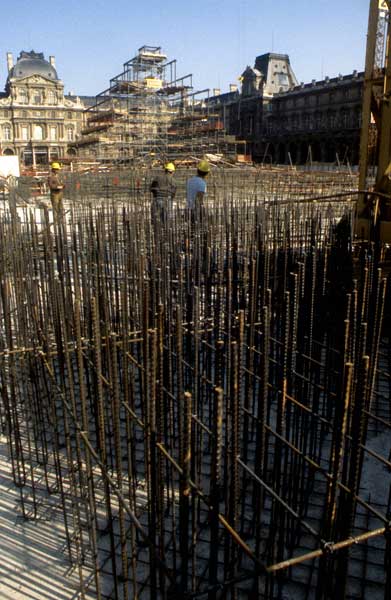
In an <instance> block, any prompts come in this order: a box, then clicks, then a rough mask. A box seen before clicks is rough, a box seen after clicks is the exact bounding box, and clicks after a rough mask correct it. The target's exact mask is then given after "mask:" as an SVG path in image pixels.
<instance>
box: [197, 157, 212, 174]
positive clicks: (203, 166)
mask: <svg viewBox="0 0 391 600" xmlns="http://www.w3.org/2000/svg"><path fill="white" fill-rule="evenodd" d="M197 170H198V171H201V173H209V171H210V164H209V163H208V161H207V160H201V161H200V162H199V163H198V165H197Z"/></svg>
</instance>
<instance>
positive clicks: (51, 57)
mask: <svg viewBox="0 0 391 600" xmlns="http://www.w3.org/2000/svg"><path fill="white" fill-rule="evenodd" d="M49 62H50V64H51V65H52V67H53V69H55V68H56V61H55V58H54V56H49Z"/></svg>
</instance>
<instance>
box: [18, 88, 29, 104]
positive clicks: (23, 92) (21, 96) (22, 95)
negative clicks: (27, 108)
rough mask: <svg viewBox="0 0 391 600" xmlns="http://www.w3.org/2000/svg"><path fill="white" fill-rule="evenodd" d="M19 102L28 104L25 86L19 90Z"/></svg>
mask: <svg viewBox="0 0 391 600" xmlns="http://www.w3.org/2000/svg"><path fill="white" fill-rule="evenodd" d="M19 102H20V103H21V104H28V94H27V90H26V89H25V88H20V90H19Z"/></svg>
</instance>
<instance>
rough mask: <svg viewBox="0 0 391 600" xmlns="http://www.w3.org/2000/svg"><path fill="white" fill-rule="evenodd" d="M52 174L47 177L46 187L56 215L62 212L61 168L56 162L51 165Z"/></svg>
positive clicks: (62, 185) (62, 183)
mask: <svg viewBox="0 0 391 600" xmlns="http://www.w3.org/2000/svg"><path fill="white" fill-rule="evenodd" d="M51 170H52V172H51V173H50V175H49V177H48V186H49V189H50V200H51V203H52V208H53V212H54V213H55V214H56V215H58V214H59V213H60V212H61V210H62V194H63V189H64V182H63V180H62V177H61V175H60V171H61V166H60V164H59V163H58V162H53V163H52V165H51Z"/></svg>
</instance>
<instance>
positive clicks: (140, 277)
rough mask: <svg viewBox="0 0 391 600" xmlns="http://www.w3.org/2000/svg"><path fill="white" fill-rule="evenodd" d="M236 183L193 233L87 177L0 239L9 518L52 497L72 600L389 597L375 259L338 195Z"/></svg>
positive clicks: (382, 346)
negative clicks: (58, 203) (56, 207)
mask: <svg viewBox="0 0 391 600" xmlns="http://www.w3.org/2000/svg"><path fill="white" fill-rule="evenodd" d="M241 175H242V174H235V176H232V177H230V176H229V175H228V176H227V177H226V178H225V177H224V174H223V173H216V174H215V176H214V177H215V180H214V181H212V184H211V185H210V186H209V189H210V195H209V202H208V204H207V206H206V208H205V210H204V211H202V212H201V213H199V214H198V215H197V216H196V218H195V219H194V218H193V217H192V216H191V215H189V214H188V213H187V212H186V211H185V210H183V209H182V208H181V203H180V202H178V203H177V206H175V207H172V209H171V210H170V211H169V214H168V215H167V218H166V219H165V220H163V221H160V220H159V221H157V220H156V215H153V214H152V215H151V212H150V206H149V198H148V195H147V193H146V189H147V186H145V190H143V189H142V188H141V187H139V188H131V189H130V190H128V191H126V190H125V189H122V190H121V193H120V194H117V192H116V191H114V192H113V193H111V191H110V192H109V194H110V195H109V197H107V196H105V191H104V190H103V193H102V194H101V196H99V181H100V179H99V177H97V181H95V182H94V181H92V182H91V183H93V184H94V185H95V186H96V189H95V188H94V189H93V190H92V189H89V191H88V192H85V195H84V196H83V194H82V190H81V189H80V188H79V192H80V195H81V198H80V202H79V203H76V202H75V201H74V202H73V203H72V204H70V205H69V208H68V207H67V212H66V213H65V215H63V216H62V218H61V219H60V220H58V221H57V220H56V221H55V222H54V223H52V222H51V220H50V218H49V212H48V211H47V209H44V208H43V209H42V221H41V223H39V224H38V222H37V220H36V219H35V218H33V215H32V213H31V212H29V211H28V210H25V213H24V214H25V218H24V219H22V221H21V220H20V218H17V217H16V216H15V214H13V213H12V211H11V214H6V215H5V218H4V219H3V220H2V222H1V236H0V244H1V253H0V257H1V258H0V260H1V273H2V280H1V319H2V320H1V323H2V327H1V347H0V369H1V381H2V387H1V392H2V394H1V398H2V401H1V411H2V412H1V415H2V421H3V423H4V426H5V428H6V431H7V434H8V438H9V448H10V455H11V459H12V465H13V476H14V478H15V482H16V483H17V485H18V486H19V487H20V492H21V505H22V511H23V514H24V515H25V516H26V518H30V517H34V516H35V515H36V513H37V510H38V507H39V506H41V505H42V504H43V505H45V502H46V496H47V494H49V495H57V496H58V498H59V505H60V506H61V509H62V511H63V518H64V527H65V530H66V533H67V544H68V554H69V559H70V561H71V562H72V564H73V565H74V566H75V568H77V569H78V572H79V577H80V597H82V598H84V597H89V596H88V594H91V593H92V594H94V596H95V597H97V598H98V599H100V598H102V599H103V598H116V599H117V598H121V599H122V598H123V599H125V598H129V599H133V598H135V599H136V598H139V599H144V598H145V599H146V598H153V599H155V598H156V599H157V598H159V599H160V598H167V599H168V598H208V600H213V599H216V600H217V599H218V598H219V599H220V598H227V599H233V600H235V599H239V598H265V599H270V600H271V599H274V598H282V597H294V598H301V597H303V598H316V599H317V600H318V599H320V600H322V599H323V598H324V599H326V598H330V597H333V598H337V599H342V598H371V600H372V599H373V598H374V599H376V598H387V597H388V594H389V592H390V579H391V572H390V569H389V567H388V568H387V565H389V556H390V537H389V523H390V474H389V469H390V466H391V463H390V459H389V454H388V453H389V450H390V441H389V440H390V427H391V416H390V405H389V392H390V374H389V363H390V351H389V343H388V342H389V338H388V337H387V332H386V331H385V330H384V328H383V320H384V314H385V303H386V302H389V300H388V299H387V295H386V278H385V276H384V275H383V274H382V271H381V269H380V268H379V265H380V260H381V259H382V258H383V256H380V257H379V256H378V254H377V251H376V249H375V248H372V247H369V248H367V249H366V250H362V251H360V252H355V251H354V250H353V249H352V248H351V245H350V237H349V235H350V230H351V213H352V209H353V203H352V202H351V199H352V197H353V195H352V196H350V192H349V191H348V192H347V196H338V197H336V198H335V199H334V200H333V199H330V198H329V199H327V200H326V201H324V202H322V201H316V202H314V201H312V200H311V198H310V197H309V196H310V194H309V193H308V189H307V187H306V185H305V184H304V185H303V184H302V185H301V186H300V182H301V183H302V180H300V177H296V178H295V177H294V175H292V176H291V178H290V180H289V181H286V179H285V174H284V176H283V177H281V179H279V177H274V179H273V177H272V176H270V177H269V178H268V177H265V178H263V179H261V178H260V177H259V174H254V177H253V176H252V175H251V174H248V177H247V179H246V178H245V175H244V174H243V175H242V176H241ZM127 177H129V175H127ZM235 177H236V179H235ZM283 180H284V181H285V184H286V187H285V186H284V187H283V186H282V183H283ZM325 180H326V179H323V178H319V181H315V182H313V186H314V187H311V189H310V191H311V193H312V197H318V196H321V195H322V194H323V195H324V194H325V191H326V188H327V184H325V183H324V181H325ZM326 181H327V180H326ZM279 182H280V184H281V185H280V186H279V185H278V183H279ZM289 184H290V185H291V189H292V190H293V191H292V197H291V201H290V203H288V202H287V200H288V197H289V196H288V189H289ZM335 185H336V186H337V185H338V186H339V188H338V192H340V193H341V194H342V193H344V191H346V185H345V190H344V189H343V188H344V185H343V183H341V182H337V178H335ZM113 187H114V188H116V186H113ZM294 190H297V200H296V199H295V195H296V194H295V193H294ZM329 191H330V192H331V193H333V192H334V193H335V191H336V190H335V188H334V187H333V186H330V188H329ZM100 197H104V198H105V200H106V205H105V206H104V205H102V203H101V201H100ZM303 199H307V201H303ZM74 200H76V195H75V199H74ZM386 313H387V311H386ZM364 542H365V543H364Z"/></svg>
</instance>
